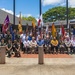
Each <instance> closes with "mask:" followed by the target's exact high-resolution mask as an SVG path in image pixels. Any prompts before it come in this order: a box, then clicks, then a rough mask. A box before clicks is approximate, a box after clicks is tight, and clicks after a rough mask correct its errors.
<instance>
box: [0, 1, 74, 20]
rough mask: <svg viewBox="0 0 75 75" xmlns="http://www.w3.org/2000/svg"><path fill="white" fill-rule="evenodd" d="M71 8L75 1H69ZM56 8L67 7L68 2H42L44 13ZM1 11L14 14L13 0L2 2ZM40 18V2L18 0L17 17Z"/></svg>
mask: <svg viewBox="0 0 75 75" xmlns="http://www.w3.org/2000/svg"><path fill="white" fill-rule="evenodd" d="M68 2H69V7H75V0H68ZM56 6H66V0H42V13H45V12H46V11H47V10H48V9H51V8H53V7H56ZM0 9H2V10H4V11H6V12H8V13H11V14H13V0H0ZM20 12H21V13H22V15H23V16H26V17H28V16H34V17H35V18H36V19H38V18H39V0H16V16H19V13H20Z"/></svg>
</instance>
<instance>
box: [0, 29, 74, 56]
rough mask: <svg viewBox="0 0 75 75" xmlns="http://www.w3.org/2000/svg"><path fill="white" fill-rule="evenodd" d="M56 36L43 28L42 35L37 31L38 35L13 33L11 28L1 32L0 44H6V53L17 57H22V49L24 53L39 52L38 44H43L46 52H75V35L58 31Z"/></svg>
mask: <svg viewBox="0 0 75 75" xmlns="http://www.w3.org/2000/svg"><path fill="white" fill-rule="evenodd" d="M56 34H57V36H56V37H52V35H51V31H48V32H46V30H43V31H42V32H41V35H39V32H38V31H37V32H36V36H33V32H32V31H29V32H27V33H26V32H25V31H23V32H22V34H19V31H17V30H15V29H14V30H13V32H12V33H11V32H10V31H9V30H8V31H7V33H2V32H0V46H6V55H7V56H8V57H11V56H12V54H14V56H16V57H20V56H21V55H20V51H22V52H23V53H38V46H42V47H43V49H44V53H52V54H54V53H56V54H58V53H67V54H73V53H75V36H74V35H70V36H69V35H68V32H65V35H64V37H62V35H60V34H59V33H58V32H57V33H56Z"/></svg>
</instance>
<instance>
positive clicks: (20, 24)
mask: <svg viewBox="0 0 75 75" xmlns="http://www.w3.org/2000/svg"><path fill="white" fill-rule="evenodd" d="M18 30H19V33H20V34H21V33H22V23H21V13H20V17H19V24H18Z"/></svg>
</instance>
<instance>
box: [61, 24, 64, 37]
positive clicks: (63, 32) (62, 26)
mask: <svg viewBox="0 0 75 75" xmlns="http://www.w3.org/2000/svg"><path fill="white" fill-rule="evenodd" d="M61 30H62V35H63V36H64V35H65V29H64V26H63V25H62V28H61Z"/></svg>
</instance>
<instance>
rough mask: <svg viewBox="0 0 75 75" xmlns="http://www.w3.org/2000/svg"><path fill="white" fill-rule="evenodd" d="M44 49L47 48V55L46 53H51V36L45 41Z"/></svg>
mask: <svg viewBox="0 0 75 75" xmlns="http://www.w3.org/2000/svg"><path fill="white" fill-rule="evenodd" d="M44 48H45V53H46V51H47V52H48V53H50V51H49V48H50V39H49V36H48V35H47V36H46V38H45V39H44Z"/></svg>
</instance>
